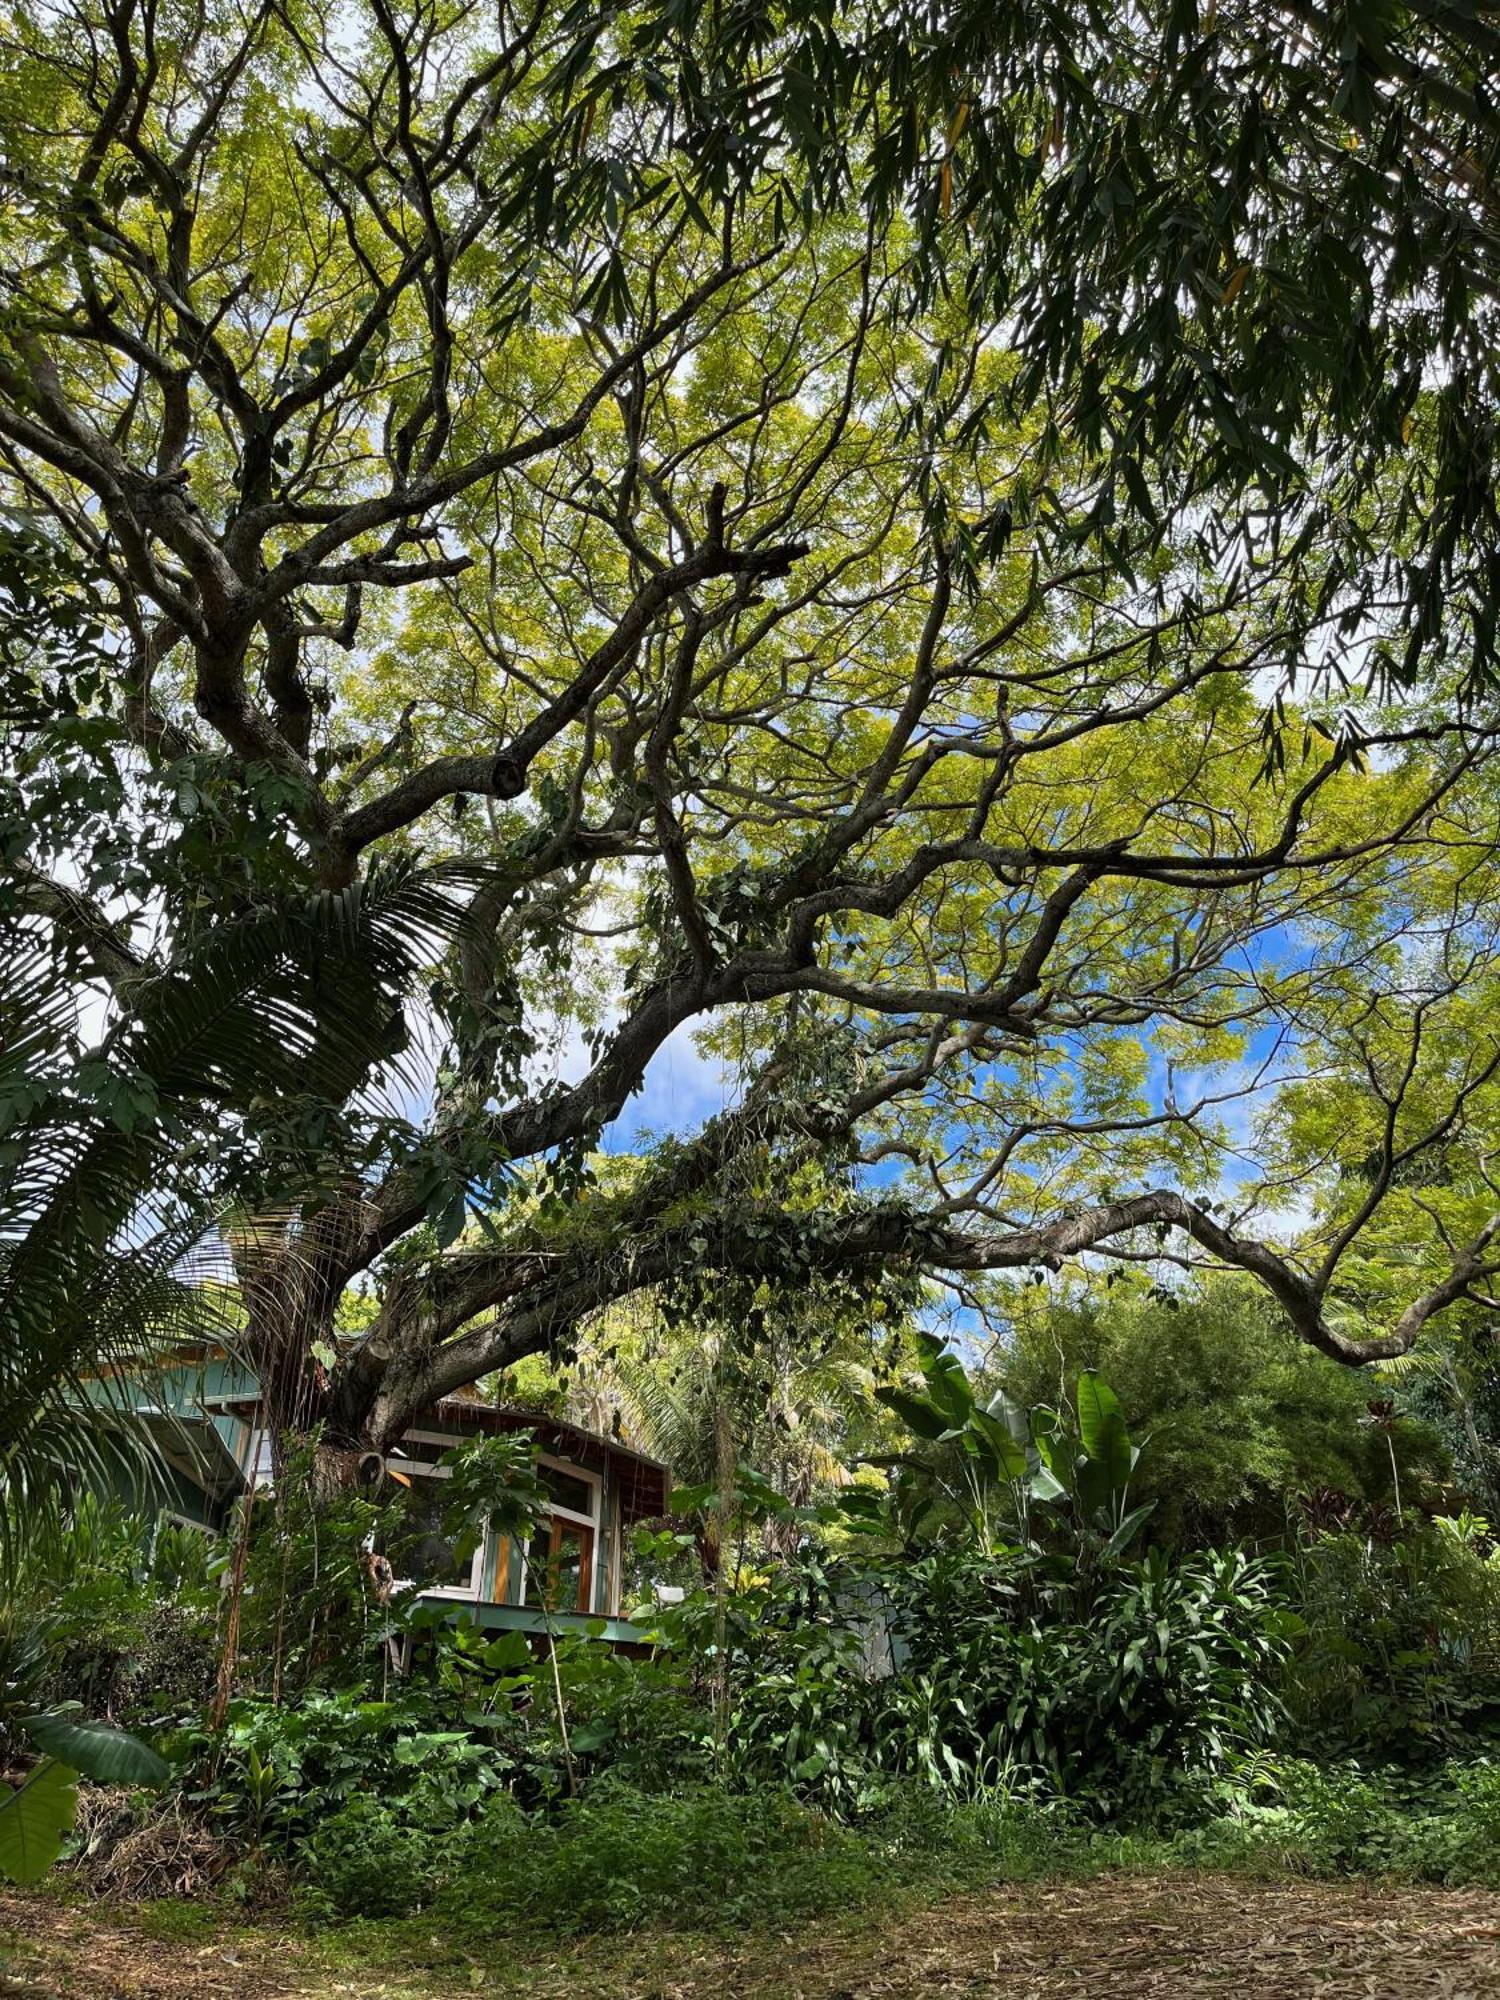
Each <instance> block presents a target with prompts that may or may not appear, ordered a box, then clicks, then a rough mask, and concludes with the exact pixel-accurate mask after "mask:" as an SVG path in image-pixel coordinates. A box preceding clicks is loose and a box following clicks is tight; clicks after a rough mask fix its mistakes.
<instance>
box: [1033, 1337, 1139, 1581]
mask: <svg viewBox="0 0 1500 2000" xmlns="http://www.w3.org/2000/svg"><path fill="white" fill-rule="evenodd" d="M1076 1404H1077V1429H1076V1432H1070V1431H1069V1430H1068V1429H1067V1427H1066V1426H1065V1425H1064V1423H1063V1421H1062V1419H1061V1418H1060V1417H1059V1415H1058V1413H1057V1412H1056V1411H1055V1410H1049V1409H1047V1408H1045V1407H1041V1408H1037V1409H1034V1410H1033V1411H1031V1413H1030V1430H1031V1437H1032V1442H1033V1445H1034V1447H1035V1450H1036V1454H1037V1458H1038V1460H1039V1464H1038V1466H1037V1470H1036V1472H1035V1473H1034V1474H1033V1476H1032V1489H1033V1493H1034V1496H1035V1497H1036V1498H1037V1499H1040V1500H1044V1501H1046V1502H1049V1503H1054V1504H1060V1503H1062V1502H1063V1501H1066V1502H1067V1504H1068V1507H1069V1509H1070V1511H1071V1514H1072V1518H1073V1525H1074V1528H1075V1529H1076V1531H1077V1533H1078V1536H1079V1540H1080V1544H1087V1545H1089V1546H1091V1547H1092V1546H1098V1547H1099V1548H1101V1549H1102V1552H1103V1553H1104V1554H1105V1555H1111V1556H1112V1555H1120V1554H1122V1553H1123V1552H1124V1550H1125V1549H1127V1548H1128V1547H1129V1546H1130V1544H1131V1542H1133V1541H1134V1539H1135V1537H1136V1535H1137V1534H1138V1533H1139V1532H1140V1530H1141V1528H1142V1526H1143V1525H1144V1524H1145V1521H1146V1519H1147V1517H1148V1515H1149V1514H1150V1513H1151V1510H1152V1508H1153V1507H1154V1506H1155V1505H1156V1502H1155V1501H1154V1500H1147V1501H1145V1502H1144V1503H1143V1504H1142V1505H1140V1506H1137V1507H1132V1506H1131V1505H1130V1481H1131V1477H1132V1475H1133V1474H1134V1472H1135V1468H1136V1466H1137V1465H1138V1464H1139V1463H1140V1457H1141V1453H1142V1451H1143V1450H1144V1449H1145V1446H1146V1445H1147V1444H1148V1443H1149V1442H1150V1439H1149V1438H1143V1439H1142V1440H1141V1442H1140V1443H1139V1444H1137V1443H1136V1442H1135V1440H1134V1439H1133V1438H1132V1437H1131V1435H1130V1430H1129V1427H1128V1426H1127V1424H1126V1422H1125V1414H1124V1412H1123V1410H1121V1408H1120V1402H1119V1398H1118V1397H1117V1396H1116V1395H1115V1392H1114V1390H1113V1389H1111V1388H1110V1386H1109V1384H1108V1383H1107V1382H1106V1381H1105V1380H1104V1378H1103V1376H1101V1375H1099V1374H1097V1373H1096V1372H1095V1371H1094V1370H1093V1369H1092V1368H1086V1369H1085V1370H1084V1371H1083V1373H1082V1374H1081V1375H1080V1376H1079V1377H1078V1390H1077V1397H1076Z"/></svg>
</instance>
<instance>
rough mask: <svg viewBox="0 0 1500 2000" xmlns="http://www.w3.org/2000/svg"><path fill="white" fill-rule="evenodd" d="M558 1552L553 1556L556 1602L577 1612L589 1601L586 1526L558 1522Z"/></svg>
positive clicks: (553, 1592)
mask: <svg viewBox="0 0 1500 2000" xmlns="http://www.w3.org/2000/svg"><path fill="white" fill-rule="evenodd" d="M557 1530H558V1533H557V1540H558V1548H557V1554H556V1556H555V1557H554V1559H553V1571H552V1574H553V1579H554V1580H553V1585H552V1602H553V1603H554V1604H555V1605H556V1607H557V1609H558V1610H559V1611H577V1610H579V1609H580V1608H581V1607H582V1606H583V1605H584V1604H585V1603H586V1602H587V1600H586V1599H585V1597H584V1595H583V1574H584V1563H585V1561H586V1560H587V1558H586V1555H585V1552H584V1546H583V1544H584V1537H585V1535H586V1534H587V1533H588V1530H587V1529H586V1528H579V1527H575V1526H574V1525H573V1523H572V1522H571V1521H559V1522H558V1524H557Z"/></svg>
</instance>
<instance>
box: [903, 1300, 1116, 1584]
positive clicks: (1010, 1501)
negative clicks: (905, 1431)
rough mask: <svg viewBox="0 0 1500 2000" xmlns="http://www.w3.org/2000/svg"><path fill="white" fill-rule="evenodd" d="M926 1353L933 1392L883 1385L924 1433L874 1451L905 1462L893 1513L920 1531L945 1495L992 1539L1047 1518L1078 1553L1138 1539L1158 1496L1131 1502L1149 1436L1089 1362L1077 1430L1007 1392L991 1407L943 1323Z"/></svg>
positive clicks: (975, 1530) (921, 1344) (922, 1364)
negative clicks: (1131, 1421) (897, 1447)
mask: <svg viewBox="0 0 1500 2000" xmlns="http://www.w3.org/2000/svg"><path fill="white" fill-rule="evenodd" d="M917 1362H918V1366H919V1368H920V1370H921V1373H922V1378H923V1382H924V1384H925V1390H924V1392H923V1393H921V1394H914V1393H913V1392H912V1391H911V1390H910V1389H903V1388H894V1387H886V1388H880V1389H877V1390H876V1391H875V1396H876V1400H877V1401H878V1402H880V1403H882V1404H883V1405H884V1406H885V1407H886V1408H887V1409H889V1410H892V1411H893V1412H894V1413H895V1414H896V1416H898V1417H899V1418H900V1419H901V1421H902V1422H903V1423H904V1424H905V1425H907V1427H908V1428H909V1429H911V1430H912V1431H914V1432H915V1433H916V1435H917V1437H918V1438H920V1439H923V1440H925V1444H926V1448H925V1450H923V1449H918V1450H914V1451H908V1452H905V1453H902V1454H900V1455H898V1456H896V1457H894V1458H882V1459H879V1460H876V1461H875V1462H876V1463H880V1464H889V1465H891V1466H893V1467H894V1468H895V1469H896V1473H897V1478H896V1481H895V1483H894V1487H893V1491H892V1515H893V1520H894V1523H895V1525H896V1526H897V1527H898V1528H899V1531H900V1532H901V1533H902V1534H903V1535H905V1536H906V1537H908V1538H915V1537H917V1536H918V1535H919V1534H920V1533H921V1532H922V1530H923V1529H924V1527H926V1526H927V1525H928V1524H929V1522H930V1521H932V1520H933V1519H934V1516H935V1510H938V1511H936V1521H938V1522H940V1520H941V1512H940V1502H942V1501H947V1502H948V1503H949V1505H950V1506H952V1507H954V1508H956V1509H957V1511H958V1514H959V1517H960V1518H961V1519H962V1520H963V1522H964V1524H965V1526H966V1528H967V1529H968V1531H969V1532H970V1533H971V1534H972V1535H974V1536H975V1537H976V1538H977V1540H978V1541H979V1543H980V1545H981V1546H983V1547H989V1546H993V1545H994V1543H995V1539H996V1534H997V1530H1007V1531H1008V1532H1009V1533H1011V1534H1012V1535H1015V1536H1018V1537H1019V1538H1020V1539H1021V1541H1022V1542H1030V1541H1031V1540H1032V1538H1033V1537H1034V1536H1039V1535H1045V1533H1046V1531H1047V1525H1048V1523H1049V1521H1055V1522H1057V1523H1060V1524H1061V1525H1062V1526H1063V1527H1064V1528H1065V1530H1066V1532H1067V1533H1068V1535H1069V1536H1070V1537H1071V1540H1072V1544H1073V1548H1074V1551H1075V1553H1076V1554H1077V1555H1078V1556H1079V1557H1080V1558H1085V1557H1089V1556H1092V1555H1094V1554H1098V1553H1102V1554H1103V1555H1104V1556H1105V1557H1109V1556H1115V1555H1119V1554H1121V1553H1122V1552H1123V1551H1124V1550H1125V1549H1126V1548H1128V1547H1129V1546H1130V1543H1131V1542H1132V1540H1133V1539H1134V1538H1135V1536H1136V1534H1137V1533H1138V1532H1139V1530H1140V1528H1141V1527H1142V1525H1143V1524H1144V1522H1145V1520H1146V1518H1147V1516H1148V1515H1149V1514H1150V1512H1151V1510H1152V1506H1153V1505H1154V1502H1151V1501H1147V1502H1146V1503H1145V1504H1144V1505H1143V1506H1139V1507H1131V1506H1130V1505H1129V1498H1130V1483H1131V1479H1132V1477H1133V1475H1134V1473H1135V1469H1136V1466H1137V1464H1138V1463H1139V1460H1140V1456H1141V1450H1142V1447H1141V1446H1140V1445H1138V1444H1136V1443H1135V1441H1134V1439H1133V1438H1132V1437H1131V1435H1130V1431H1129V1429H1128V1427H1127V1425H1126V1422H1125V1415H1124V1412H1123V1411H1122V1409H1121V1408H1120V1403H1119V1399H1118V1397H1117V1396H1116V1395H1115V1393H1114V1391H1113V1389H1111V1388H1110V1386H1109V1384H1108V1383H1107V1382H1106V1381H1105V1380H1104V1378H1103V1377H1102V1376H1101V1375H1099V1374H1098V1373H1097V1372H1096V1371H1094V1370H1092V1369H1084V1370H1082V1371H1081V1372H1080V1374H1079V1377H1078V1381H1077V1386H1076V1390H1075V1399H1076V1413H1077V1415H1076V1430H1075V1431H1074V1432H1070V1431H1069V1430H1068V1428H1067V1427H1066V1425H1065V1424H1064V1422H1063V1420H1062V1419H1061V1417H1060V1416H1059V1415H1058V1413H1057V1411H1056V1410H1052V1409H1049V1408H1048V1407H1047V1406H1046V1405H1045V1404H1039V1405H1038V1406H1037V1407H1035V1408H1034V1409H1032V1410H1030V1411H1023V1410H1022V1409H1021V1407H1020V1406H1019V1405H1018V1404H1017V1403H1015V1402H1014V1401H1013V1400H1012V1399H1011V1398H1010V1397H1008V1396H1007V1395H1006V1394H1005V1393H1004V1392H1003V1391H1001V1392H1000V1393H999V1394H997V1395H995V1396H992V1397H991V1398H990V1400H989V1402H988V1403H987V1404H986V1405H983V1406H981V1404H980V1403H979V1400H978V1398H977V1396H976V1394H975V1392H974V1388H973V1385H972V1384H971V1383H970V1381H969V1378H968V1376H967V1374H966V1373H965V1371H964V1367H963V1363H962V1362H961V1361H960V1360H959V1358H958V1356H957V1355H956V1354H954V1353H952V1352H951V1351H950V1350H949V1349H948V1348H947V1347H946V1346H945V1345H944V1343H943V1342H942V1341H940V1340H939V1339H938V1338H937V1337H936V1336H935V1335H933V1334H922V1335H920V1336H919V1338H918V1342H917ZM1057 1508H1060V1509H1061V1511H1060V1512H1059V1513H1057V1514H1056V1515H1055V1516H1054V1514H1053V1513H1052V1510H1053V1509H1057ZM1037 1510H1041V1511H1040V1512H1039V1511H1037Z"/></svg>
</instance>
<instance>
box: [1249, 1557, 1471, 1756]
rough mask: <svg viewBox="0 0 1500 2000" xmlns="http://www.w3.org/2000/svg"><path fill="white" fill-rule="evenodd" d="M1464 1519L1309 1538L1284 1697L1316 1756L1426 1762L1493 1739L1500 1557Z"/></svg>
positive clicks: (1299, 1738)
mask: <svg viewBox="0 0 1500 2000" xmlns="http://www.w3.org/2000/svg"><path fill="white" fill-rule="evenodd" d="M1484 1526H1485V1524H1484V1523H1477V1524H1476V1523H1475V1522H1474V1521H1473V1520H1472V1518H1471V1519H1468V1520H1460V1521H1455V1522H1444V1521H1439V1522H1436V1523H1434V1524H1432V1525H1430V1526H1429V1525H1425V1524H1421V1525H1419V1524H1413V1525H1412V1526H1411V1527H1410V1528H1409V1529H1408V1530H1407V1531H1406V1532H1404V1533H1403V1534H1402V1535H1401V1536H1400V1538H1399V1539H1396V1540H1391V1541H1382V1540H1379V1539H1377V1538H1376V1537H1375V1536H1373V1535H1371V1534H1368V1533H1364V1534H1361V1533H1358V1532H1355V1531H1353V1530H1344V1531H1341V1532H1336V1533H1330V1534H1322V1535H1316V1536H1313V1537H1312V1538H1311V1539H1309V1540H1308V1541H1307V1542H1306V1543H1305V1544H1303V1545H1302V1546H1301V1547H1300V1549H1299V1551H1298V1555H1297V1582H1298V1606H1297V1609H1298V1617H1299V1625H1300V1636H1299V1639H1298V1643H1297V1646H1296V1648H1295V1651H1294V1652H1293V1654H1292V1657H1291V1660H1290V1662H1289V1665H1288V1670H1287V1674H1286V1679H1285V1687H1284V1694H1285V1699H1286V1702H1287V1706H1288V1709H1289V1712H1290V1724H1291V1730H1292V1736H1293V1740H1294V1741H1295V1742H1296V1743H1297V1744H1299V1745H1300V1747H1302V1748H1303V1749H1305V1750H1308V1751H1310V1752H1312V1753H1314V1754H1318V1755H1323V1756H1332V1757H1339V1756H1347V1755H1350V1754H1354V1755H1365V1756H1371V1755H1373V1756H1377V1757H1382V1758H1391V1759H1400V1760H1403V1761H1408V1762H1410V1761H1412V1760H1419V1761H1420V1760H1422V1759H1424V1758H1425V1759H1432V1758H1434V1757H1440V1756H1442V1755H1444V1754H1447V1753H1452V1752H1457V1751H1459V1750H1463V1749H1470V1748H1472V1747H1473V1745H1474V1743H1475V1740H1476V1739H1483V1740H1488V1741H1496V1740H1497V1739H1500V1552H1496V1551H1495V1550H1494V1549H1493V1547H1492V1546H1491V1545H1490V1543H1489V1541H1488V1537H1487V1535H1486V1534H1484V1533H1482V1532H1479V1530H1482V1529H1483V1528H1484Z"/></svg>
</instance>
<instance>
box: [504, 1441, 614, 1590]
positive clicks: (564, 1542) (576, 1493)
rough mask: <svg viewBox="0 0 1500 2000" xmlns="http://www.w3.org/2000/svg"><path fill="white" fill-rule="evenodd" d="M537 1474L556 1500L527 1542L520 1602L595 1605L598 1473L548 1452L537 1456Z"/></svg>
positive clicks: (552, 1499) (550, 1497) (552, 1502)
mask: <svg viewBox="0 0 1500 2000" xmlns="http://www.w3.org/2000/svg"><path fill="white" fill-rule="evenodd" d="M537 1478H538V1479H539V1480H540V1481H541V1484H542V1486H543V1488H544V1489H545V1490H546V1493H547V1497H548V1499H549V1501H550V1502H551V1505H550V1506H549V1508H548V1510H547V1512H546V1514H545V1515H544V1516H543V1517H542V1520H541V1521H540V1523H539V1524H538V1526H537V1530H536V1533H535V1534H534V1535H533V1536H532V1537H531V1540H530V1542H529V1543H528V1544H527V1548H526V1559H525V1563H524V1565H523V1571H522V1579H521V1602H522V1603H523V1604H545V1605H546V1606H547V1607H548V1609H549V1610H552V1611H592V1610H593V1608H594V1550H595V1547H596V1545H597V1537H598V1530H599V1494H600V1480H599V1477H598V1475H597V1473H592V1472H585V1471H584V1470H583V1469H582V1468H581V1467H579V1466H576V1465H569V1464H567V1463H566V1462H565V1461H563V1460H559V1459H552V1458H544V1459H541V1460H539V1461H538V1464H537Z"/></svg>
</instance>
